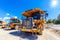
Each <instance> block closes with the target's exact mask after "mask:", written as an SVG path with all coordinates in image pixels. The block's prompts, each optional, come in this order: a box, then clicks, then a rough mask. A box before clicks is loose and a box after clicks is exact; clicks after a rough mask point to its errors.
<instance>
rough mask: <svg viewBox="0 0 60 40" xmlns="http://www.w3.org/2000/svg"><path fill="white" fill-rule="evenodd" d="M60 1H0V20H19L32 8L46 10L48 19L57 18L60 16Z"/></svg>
mask: <svg viewBox="0 0 60 40" xmlns="http://www.w3.org/2000/svg"><path fill="white" fill-rule="evenodd" d="M59 1H60V0H0V19H1V18H2V19H4V18H5V19H6V18H7V19H8V18H10V17H18V18H21V16H22V15H21V14H22V12H24V11H25V10H29V9H32V8H40V9H41V10H46V11H47V12H48V14H49V17H48V19H55V18H57V16H58V14H60V3H59Z"/></svg>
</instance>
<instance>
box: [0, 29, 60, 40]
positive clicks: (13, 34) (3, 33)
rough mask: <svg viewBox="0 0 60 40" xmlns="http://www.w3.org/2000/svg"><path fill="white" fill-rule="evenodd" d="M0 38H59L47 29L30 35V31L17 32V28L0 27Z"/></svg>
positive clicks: (54, 39) (43, 39) (42, 39)
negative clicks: (41, 33)
mask: <svg viewBox="0 0 60 40" xmlns="http://www.w3.org/2000/svg"><path fill="white" fill-rule="evenodd" d="M0 40H60V38H59V37H58V36H56V35H55V34H54V33H52V32H50V31H49V30H48V29H45V30H44V31H43V35H32V34H30V33H24V32H18V30H6V29H0Z"/></svg>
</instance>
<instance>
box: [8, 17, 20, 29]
mask: <svg viewBox="0 0 60 40" xmlns="http://www.w3.org/2000/svg"><path fill="white" fill-rule="evenodd" d="M19 24H20V20H19V19H17V18H11V19H10V22H9V27H10V28H11V29H16V28H18V26H19Z"/></svg>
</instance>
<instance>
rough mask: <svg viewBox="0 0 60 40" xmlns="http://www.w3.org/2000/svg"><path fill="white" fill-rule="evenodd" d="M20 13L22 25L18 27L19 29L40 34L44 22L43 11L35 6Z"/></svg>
mask: <svg viewBox="0 0 60 40" xmlns="http://www.w3.org/2000/svg"><path fill="white" fill-rule="evenodd" d="M22 15H23V17H22V26H21V27H20V30H21V31H23V32H34V33H39V34H42V31H43V30H44V24H45V23H46V21H45V20H44V16H45V14H44V11H42V10H40V9H38V8H36V9H31V10H28V11H25V12H23V13H22Z"/></svg>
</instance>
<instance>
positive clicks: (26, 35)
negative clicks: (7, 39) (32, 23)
mask: <svg viewBox="0 0 60 40" xmlns="http://www.w3.org/2000/svg"><path fill="white" fill-rule="evenodd" d="M9 34H11V35H14V36H19V37H20V38H23V39H25V38H26V39H28V40H37V38H38V37H37V35H32V34H31V33H24V32H18V31H15V32H10V33H9Z"/></svg>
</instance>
